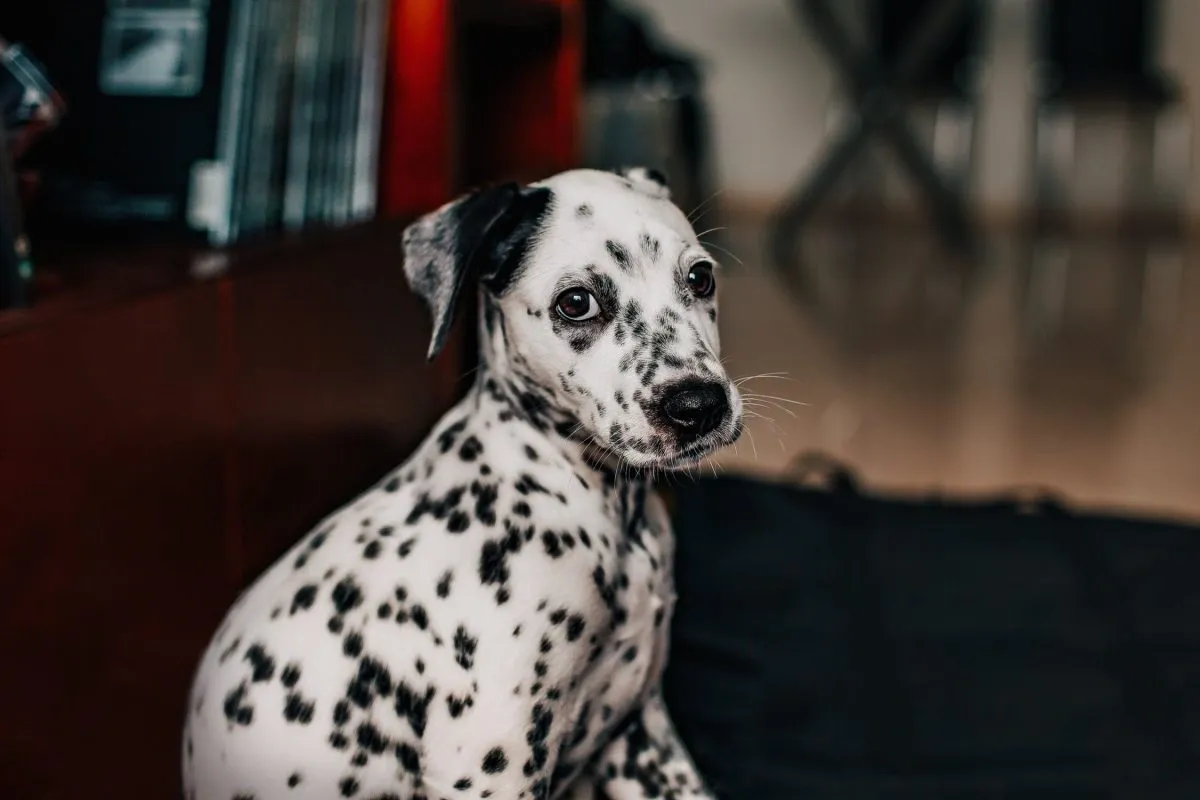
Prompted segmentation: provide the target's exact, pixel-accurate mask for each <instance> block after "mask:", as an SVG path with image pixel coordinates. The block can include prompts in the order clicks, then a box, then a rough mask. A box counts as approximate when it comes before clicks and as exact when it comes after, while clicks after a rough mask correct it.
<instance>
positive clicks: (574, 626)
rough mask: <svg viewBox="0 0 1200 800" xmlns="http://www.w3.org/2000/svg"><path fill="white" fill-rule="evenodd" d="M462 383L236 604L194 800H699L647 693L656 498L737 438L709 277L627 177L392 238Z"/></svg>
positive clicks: (476, 197) (642, 185) (213, 679)
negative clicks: (666, 484) (460, 321)
mask: <svg viewBox="0 0 1200 800" xmlns="http://www.w3.org/2000/svg"><path fill="white" fill-rule="evenodd" d="M403 243H404V269H405V272H406V275H407V277H408V280H409V282H410V284H411V286H412V288H413V289H414V290H415V291H416V292H417V293H418V294H419V295H420V296H421V297H423V298H424V300H425V302H426V303H427V304H428V306H429V309H430V311H431V316H432V319H433V336H432V343H431V346H430V350H429V355H430V358H433V357H434V356H435V355H436V354H437V352H438V351H439V349H440V348H441V347H442V345H443V343H444V341H445V338H446V335H447V333H448V331H449V330H450V328H451V324H452V321H453V319H454V314H455V306H456V305H457V304H458V300H459V298H460V296H461V295H462V293H463V292H464V291H477V292H478V297H479V307H480V327H479V330H480V350H481V353H480V355H481V366H480V367H479V369H478V372H477V376H476V379H475V382H474V387H473V388H472V389H471V390H470V391H469V393H467V395H466V397H465V398H464V399H463V400H462V401H461V402H460V403H458V404H457V405H456V406H455V407H454V408H453V409H451V410H450V411H449V412H448V413H447V414H446V415H445V417H444V418H443V419H442V420H441V421H440V422H439V423H438V424H437V425H436V427H435V428H434V430H433V432H432V433H431V434H430V436H429V438H428V439H427V440H426V441H425V442H424V444H422V445H421V446H420V447H419V448H418V449H417V451H416V452H415V453H414V454H413V455H412V456H411V457H410V458H409V459H408V460H407V461H406V462H405V463H403V464H402V465H400V466H399V467H397V468H396V469H395V470H393V471H392V472H391V473H389V474H387V475H385V476H384V477H383V478H382V479H381V480H380V482H379V483H378V484H377V485H376V486H375V487H374V488H372V489H370V490H369V491H368V492H366V493H365V494H363V495H362V496H360V497H359V498H358V499H356V500H354V501H353V502H352V503H350V504H349V505H347V506H346V507H344V508H342V509H341V510H339V511H337V512H336V513H334V514H332V515H331V516H330V517H328V518H327V519H325V520H324V521H323V522H321V523H320V524H319V525H318V526H317V527H316V528H315V529H314V530H313V531H312V532H311V533H309V534H308V535H306V536H305V537H303V538H302V539H301V540H300V541H299V542H298V543H297V544H296V545H295V546H294V547H293V548H292V549H291V550H290V552H288V553H286V554H285V555H284V556H283V557H282V558H281V559H280V560H279V561H278V562H277V563H276V564H274V566H272V567H271V568H269V569H268V570H267V571H266V572H265V573H264V574H263V575H262V576H261V577H259V578H258V580H257V581H256V582H255V583H254V584H253V585H252V586H251V587H250V588H249V589H248V590H247V591H245V592H244V593H243V594H242V595H241V597H240V598H239V599H238V600H237V601H236V603H235V604H234V606H233V608H232V609H231V610H230V611H229V612H228V615H227V617H226V618H225V620H224V622H223V624H222V625H221V626H220V629H219V630H218V631H217V633H216V634H215V636H214V638H213V639H212V641H211V643H210V645H209V647H208V649H207V651H206V652H205V653H204V654H203V656H202V659H201V662H200V665H199V667H198V669H197V672H196V674H195V678H194V684H193V688H192V691H191V694H190V697H189V702H188V714H187V719H186V723H185V729H184V737H183V738H184V741H183V775H184V787H185V791H186V796H187V797H188V798H192V799H193V800H237V799H238V798H255V800H276V798H313V799H314V800H316V799H319V800H329V798H335V797H355V798H372V799H374V800H382V799H383V798H401V799H402V800H458V799H459V798H485V799H486V798H496V800H548V799H551V798H553V799H555V800H556V799H557V798H570V800H591V799H592V798H596V799H600V798H603V799H605V800H648V799H649V798H665V799H666V800H694V799H695V798H712V797H713V795H712V793H711V792H710V790H709V789H708V788H706V785H705V783H704V781H703V779H702V778H701V776H700V775H699V774H697V770H696V768H695V766H694V764H693V761H692V760H691V758H690V757H689V755H688V752H687V750H686V748H685V747H684V745H683V744H682V743H681V742H680V741H679V738H678V736H677V735H676V733H675V730H674V728H673V726H672V723H671V720H670V717H669V715H668V713H667V709H666V708H665V707H664V704H663V699H662V696H661V694H660V679H661V677H662V674H663V669H664V667H665V665H666V661H667V640H668V625H669V621H670V619H671V613H672V608H673V606H674V603H675V594H674V589H673V583H672V560H673V547H674V545H673V539H672V533H671V529H670V527H669V524H668V520H667V516H666V513H665V510H664V507H663V505H662V502H661V500H660V499H659V498H658V497H657V495H656V494H655V493H654V492H653V490H652V489H651V487H650V485H649V481H650V479H651V477H652V475H653V473H655V472H656V471H661V470H672V469H678V468H682V467H686V466H688V465H693V464H696V463H697V462H698V461H699V460H700V459H702V458H703V457H704V456H706V455H707V454H709V453H711V452H713V451H714V450H715V449H717V448H720V447H722V446H724V445H727V444H729V443H731V442H733V441H734V440H735V439H737V437H738V436H739V435H740V433H741V430H742V400H741V397H740V395H739V394H738V391H737V389H736V388H735V386H734V385H733V384H732V383H731V381H730V380H729V378H728V377H727V376H726V374H725V372H724V370H723V367H722V365H721V362H720V360H719V357H718V339H717V306H716V283H715V279H714V260H713V258H712V257H711V256H710V255H709V254H708V253H707V252H706V251H705V249H704V247H703V246H702V245H701V244H700V242H699V241H698V240H697V237H696V235H695V233H694V232H693V230H692V228H691V226H690V225H689V223H688V220H687V219H686V217H685V216H684V214H683V213H681V211H680V210H679V209H678V208H677V207H676V206H675V205H674V204H673V203H672V202H671V201H670V198H669V193H668V190H667V188H666V186H665V185H664V184H663V182H662V181H661V180H660V178H659V176H658V175H657V174H655V173H653V172H650V171H646V170H643V169H635V170H626V171H623V172H621V173H610V172H602V171H594V170H573V171H569V172H565V173H562V174H559V175H556V176H554V177H551V178H549V179H548V180H545V181H543V182H540V183H534V184H530V185H524V186H520V185H515V184H510V185H503V186H497V187H493V188H488V189H485V190H483V191H479V192H476V193H474V194H472V195H470V196H467V197H464V198H460V199H459V200H456V201H454V202H452V203H449V204H447V205H445V206H444V207H442V208H440V209H438V210H437V211H434V212H432V213H430V214H429V215H427V216H425V217H424V218H422V219H420V220H418V221H417V222H415V223H414V224H413V225H411V226H410V227H409V228H408V229H407V230H406V231H405V234H404V240H403Z"/></svg>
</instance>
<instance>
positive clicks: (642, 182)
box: [617, 167, 671, 200]
mask: <svg viewBox="0 0 1200 800" xmlns="http://www.w3.org/2000/svg"><path fill="white" fill-rule="evenodd" d="M617 174H618V175H620V176H621V177H622V178H625V179H626V180H627V181H629V183H630V184H631V185H632V186H633V188H634V189H636V190H637V191H639V192H642V193H643V194H648V195H650V196H651V197H657V198H659V199H660V200H670V199H671V189H670V187H669V186H668V185H667V176H666V175H664V174H663V173H662V172H659V171H658V170H656V169H654V168H652V167H623V168H621V169H619V170H617Z"/></svg>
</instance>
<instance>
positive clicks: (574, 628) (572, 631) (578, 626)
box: [567, 614, 585, 642]
mask: <svg viewBox="0 0 1200 800" xmlns="http://www.w3.org/2000/svg"><path fill="white" fill-rule="evenodd" d="M584 626H585V623H584V621H583V617H581V616H579V615H578V614H572V615H571V616H570V618H569V619H567V641H568V642H574V641H576V640H577V639H579V637H580V636H582V635H583V629H584Z"/></svg>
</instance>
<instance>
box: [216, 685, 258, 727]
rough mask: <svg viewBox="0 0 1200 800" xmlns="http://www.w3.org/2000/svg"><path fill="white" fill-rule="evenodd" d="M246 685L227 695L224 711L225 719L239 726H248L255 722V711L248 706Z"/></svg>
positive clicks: (239, 686)
mask: <svg viewBox="0 0 1200 800" xmlns="http://www.w3.org/2000/svg"><path fill="white" fill-rule="evenodd" d="M245 699H246V684H245V683H241V684H239V685H238V686H237V688H235V689H234V690H233V691H231V692H229V693H228V694H227V695H225V703H224V705H223V710H224V711H225V719H227V720H229V721H230V722H233V723H236V724H238V725H242V726H246V725H249V724H250V723H252V722H253V721H254V709H253V707H251V706H248V705H246V704H245V703H244V702H243V701H244V700H245Z"/></svg>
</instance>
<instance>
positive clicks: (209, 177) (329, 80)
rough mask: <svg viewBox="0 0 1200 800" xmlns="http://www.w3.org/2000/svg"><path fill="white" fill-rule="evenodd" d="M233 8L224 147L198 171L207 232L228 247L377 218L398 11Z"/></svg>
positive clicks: (299, 2) (314, 3) (288, 2)
mask: <svg viewBox="0 0 1200 800" xmlns="http://www.w3.org/2000/svg"><path fill="white" fill-rule="evenodd" d="M232 4H233V8H232V18H233V19H234V20H235V23H236V24H235V25H234V27H233V31H232V33H231V37H230V44H229V53H228V55H227V59H226V83H227V84H229V88H228V90H227V91H226V93H225V96H224V100H223V103H222V106H221V111H220V117H219V120H220V121H219V127H220V130H219V134H218V136H219V138H220V141H221V142H222V145H223V146H222V147H221V148H219V151H218V153H217V154H216V156H215V157H214V158H213V159H212V160H211V161H205V162H201V163H199V164H198V165H197V171H198V173H199V178H198V180H197V186H196V190H197V191H196V194H195V197H194V203H195V205H194V207H195V208H196V209H197V210H196V212H195V213H193V217H194V218H195V220H196V221H197V222H198V223H199V224H198V227H202V228H205V229H207V231H208V235H209V239H210V241H211V242H212V243H214V244H228V243H231V242H234V241H237V240H239V239H241V238H244V237H246V236H253V235H258V234H261V233H263V232H267V231H276V230H298V229H302V228H304V227H306V226H308V225H313V224H318V225H343V224H346V223H350V222H356V221H361V220H365V219H369V218H371V217H373V216H374V214H375V209H376V195H377V183H378V176H377V174H376V173H377V164H378V149H379V146H380V130H379V128H380V125H381V122H382V114H381V106H382V98H383V81H384V69H385V63H384V61H385V59H384V57H383V54H384V51H385V48H386V29H387V19H388V5H389V3H388V0H232ZM239 75H240V76H244V80H242V81H241V84H242V85H240V86H237V87H234V86H233V84H234V83H237V82H238V80H237V78H238V76H239Z"/></svg>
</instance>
